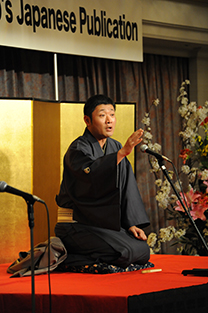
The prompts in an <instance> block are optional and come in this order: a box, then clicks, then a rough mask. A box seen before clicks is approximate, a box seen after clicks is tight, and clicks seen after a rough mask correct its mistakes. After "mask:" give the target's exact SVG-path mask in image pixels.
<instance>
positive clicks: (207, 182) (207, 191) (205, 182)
mask: <svg viewBox="0 0 208 313" xmlns="http://www.w3.org/2000/svg"><path fill="white" fill-rule="evenodd" d="M203 184H204V185H207V189H206V193H208V181H206V180H204V181H203Z"/></svg>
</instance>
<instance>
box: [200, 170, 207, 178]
mask: <svg viewBox="0 0 208 313" xmlns="http://www.w3.org/2000/svg"><path fill="white" fill-rule="evenodd" d="M201 180H208V170H207V169H205V170H204V171H202V172H201Z"/></svg>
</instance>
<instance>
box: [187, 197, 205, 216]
mask: <svg viewBox="0 0 208 313" xmlns="http://www.w3.org/2000/svg"><path fill="white" fill-rule="evenodd" d="M207 209H208V197H207V195H204V194H201V197H200V198H199V199H198V202H197V203H195V204H194V205H193V208H192V210H191V212H190V214H191V216H192V217H193V219H194V220H196V219H197V218H200V219H201V220H202V221H206V216H205V215H204V212H205V211H206V210H207Z"/></svg>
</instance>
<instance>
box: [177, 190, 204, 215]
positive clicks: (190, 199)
mask: <svg viewBox="0 0 208 313" xmlns="http://www.w3.org/2000/svg"><path fill="white" fill-rule="evenodd" d="M180 196H181V199H182V202H183V204H184V205H185V207H186V208H187V205H188V208H189V207H191V209H192V207H193V204H194V203H195V202H197V199H198V198H199V197H200V194H198V193H197V192H196V193H194V191H193V188H191V190H190V191H188V192H187V193H185V194H184V197H185V200H186V201H185V200H184V197H183V195H182V193H180ZM186 203H187V205H186ZM176 204H177V205H178V206H176V207H174V209H175V210H176V211H181V212H185V210H184V208H183V206H182V205H181V203H180V201H179V200H178V201H176ZM188 208H187V209H188Z"/></svg>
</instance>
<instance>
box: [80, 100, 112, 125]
mask: <svg viewBox="0 0 208 313" xmlns="http://www.w3.org/2000/svg"><path fill="white" fill-rule="evenodd" d="M100 104H112V106H113V107H114V110H115V109H116V105H115V103H114V101H113V100H112V99H111V98H109V97H107V96H105V95H95V96H92V97H90V98H89V99H88V100H87V102H86V103H85V106H84V115H87V116H89V117H90V119H91V120H92V112H93V111H94V110H95V108H96V106H98V105H100Z"/></svg>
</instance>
